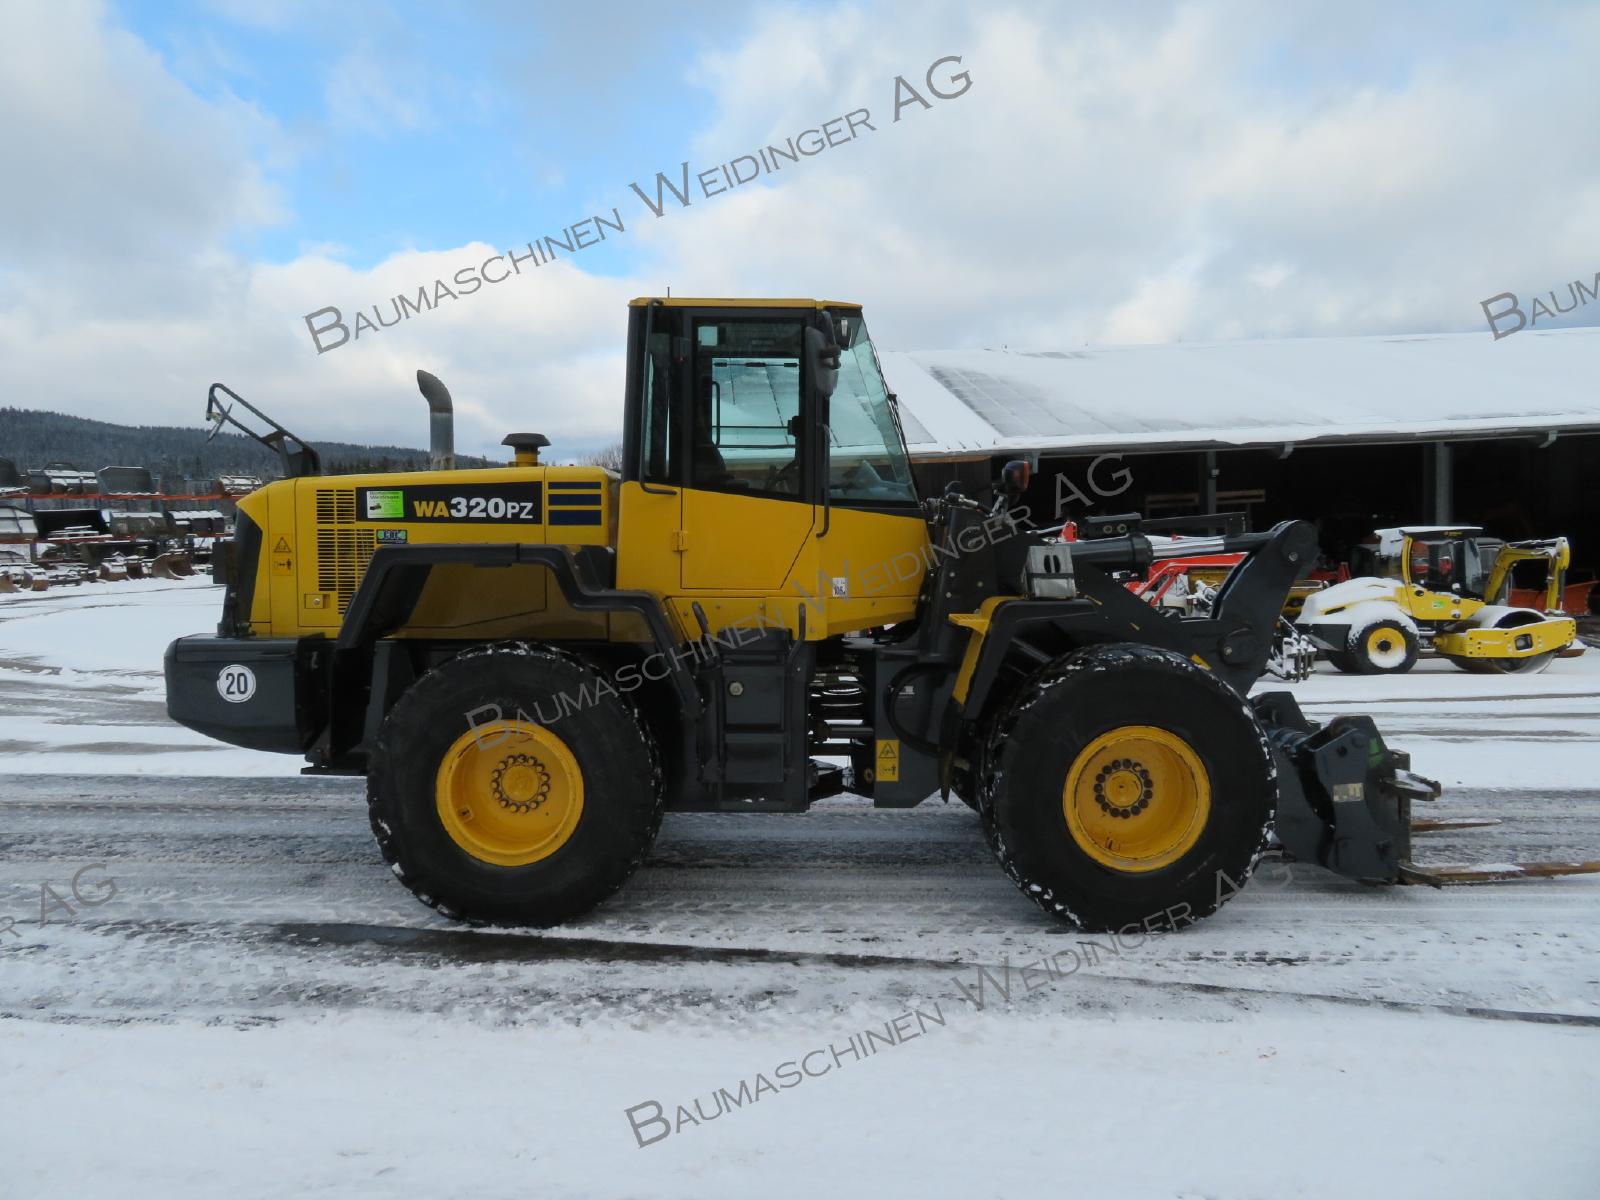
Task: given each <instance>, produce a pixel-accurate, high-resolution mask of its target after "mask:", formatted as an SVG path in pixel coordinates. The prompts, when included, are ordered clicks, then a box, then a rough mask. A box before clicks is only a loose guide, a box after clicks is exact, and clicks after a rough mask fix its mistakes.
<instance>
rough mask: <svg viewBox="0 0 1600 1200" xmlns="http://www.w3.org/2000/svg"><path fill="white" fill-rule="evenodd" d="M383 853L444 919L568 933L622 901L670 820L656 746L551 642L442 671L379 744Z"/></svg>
mask: <svg viewBox="0 0 1600 1200" xmlns="http://www.w3.org/2000/svg"><path fill="white" fill-rule="evenodd" d="M367 802H368V811H369V815H370V817H371V820H372V831H373V833H374V834H375V835H376V837H377V839H378V846H379V849H380V850H381V851H382V852H383V856H384V859H385V860H386V861H387V862H388V863H389V865H390V867H391V868H392V869H393V870H394V873H395V875H396V876H398V877H399V879H400V881H401V882H402V883H404V884H405V885H406V886H407V887H408V888H410V889H411V890H412V892H414V893H415V894H416V896H417V898H418V899H419V900H421V901H422V902H423V903H424V904H428V905H431V906H433V907H435V908H438V909H439V910H440V911H441V912H443V913H444V914H445V915H446V916H450V917H456V918H460V919H464V920H471V921H483V922H491V923H498V924H511V925H535V926H544V925H556V924H559V923H561V922H563V921H567V920H571V919H572V918H574V917H577V916H580V915H582V914H583V913H585V912H588V911H589V910H590V909H592V908H593V907H594V906H595V905H597V904H599V903H600V902H601V901H602V900H604V899H605V898H606V897H608V896H610V895H611V894H612V893H613V892H615V891H616V890H617V889H618V888H620V887H621V886H622V884H623V883H624V882H625V881H626V880H627V878H628V877H629V876H630V875H631V874H632V873H633V871H634V869H635V868H636V867H637V866H638V865H639V863H640V862H642V861H643V859H644V856H645V855H646V854H647V853H648V852H649V849H650V846H651V844H652V842H653V841H654V839H655V834H656V831H657V829H658V828H659V827H660V823H661V803H662V787H661V771H660V768H659V765H658V762H657V758H656V753H655V747H654V744H653V742H652V740H651V738H650V735H649V733H648V731H647V730H646V728H645V726H644V723H643V722H642V721H641V720H640V718H639V715H638V713H637V711H636V710H635V709H634V707H633V705H632V703H631V702H629V700H628V699H627V698H626V697H625V696H623V695H620V694H618V692H617V691H616V690H615V689H614V688H612V687H610V686H608V685H607V684H606V683H605V681H604V680H603V679H602V678H601V677H600V676H599V675H598V674H597V673H596V671H595V670H594V668H592V667H591V666H589V665H588V664H587V663H585V662H583V661H582V660H580V659H578V658H577V657H575V656H573V655H570V654H568V653H566V652H564V651H560V650H557V649H554V648H552V647H549V646H532V645H527V644H524V643H503V644H496V645H486V646H477V647H473V648H472V649H469V650H465V651H463V652H462V653H461V654H459V655H457V656H456V657H455V658H452V659H450V660H449V661H447V662H445V663H443V664H441V665H440V666H438V667H435V668H434V669H433V670H431V671H429V672H428V673H427V674H426V675H424V676H423V677H422V678H421V679H419V680H418V681H417V682H416V684H415V685H413V686H412V688H411V690H410V691H408V692H407V693H406V694H405V695H404V696H402V697H401V698H400V700H399V702H398V703H396V704H395V706H394V709H393V710H392V711H391V712H390V713H389V716H388V718H387V719H386V720H385V721H384V723H383V727H382V729H381V731H380V732H379V735H378V739H377V746H376V748H375V750H374V753H373V757H372V762H371V764H370V769H369V773H368V782H367Z"/></svg>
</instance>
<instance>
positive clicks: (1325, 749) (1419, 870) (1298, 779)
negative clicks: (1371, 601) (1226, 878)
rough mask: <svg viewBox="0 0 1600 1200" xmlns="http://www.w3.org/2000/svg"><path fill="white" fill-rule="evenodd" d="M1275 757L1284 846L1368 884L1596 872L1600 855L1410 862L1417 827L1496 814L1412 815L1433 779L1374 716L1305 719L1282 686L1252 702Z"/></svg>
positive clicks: (1443, 828) (1446, 826) (1469, 824)
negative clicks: (1322, 721)
mask: <svg viewBox="0 0 1600 1200" xmlns="http://www.w3.org/2000/svg"><path fill="white" fill-rule="evenodd" d="M1252 705H1253V706H1254V708H1255V710H1256V717H1257V719H1258V720H1259V721H1260V722H1261V727H1262V729H1263V731H1264V732H1265V733H1266V735H1267V740H1268V743H1269V744H1270V745H1271V746H1272V748H1273V752H1274V754H1275V756H1276V757H1277V759H1278V783H1279V800H1278V818H1277V822H1276V824H1275V827H1274V828H1275V832H1276V835H1277V838H1278V841H1279V842H1280V843H1281V844H1282V846H1283V848H1284V850H1285V851H1287V852H1288V854H1289V855H1290V856H1291V857H1293V858H1294V859H1295V860H1297V861H1300V862H1311V863H1317V864H1318V865H1320V866H1323V867H1326V868H1327V869H1328V870H1330V871H1332V872H1334V873H1335V874H1338V875H1344V876H1346V877H1348V878H1351V879H1359V880H1361V881H1362V882H1364V883H1391V884H1426V885H1428V886H1429V887H1445V886H1448V885H1456V884H1469V883H1504V882H1509V881H1512V880H1518V879H1548V878H1552V877H1555V876H1560V875H1593V874H1600V862H1577V861H1574V862H1530V863H1506V862H1493V863H1482V864H1477V865H1474V864H1470V863H1452V864H1448V865H1441V866H1426V865H1423V864H1420V863H1415V862H1412V861H1411V837H1412V835H1413V834H1415V833H1421V834H1428V833H1446V832H1451V831H1454V830H1457V829H1480V828H1485V827H1487V826H1492V825H1498V824H1500V822H1499V821H1498V820H1495V819H1493V818H1480V817H1459V818H1438V819H1431V818H1418V819H1413V818H1412V816H1411V803H1412V801H1414V800H1420V801H1425V802H1426V801H1432V800H1437V799H1438V798H1439V793H1440V791H1441V790H1442V789H1441V788H1440V786H1439V784H1437V783H1435V782H1434V781H1433V780H1431V779H1425V778H1423V777H1422V776H1420V775H1415V774H1413V773H1412V772H1411V770H1410V767H1411V759H1410V757H1409V756H1408V755H1406V754H1404V753H1402V752H1400V751H1398V750H1390V749H1389V748H1388V747H1387V746H1386V745H1385V744H1384V741H1383V737H1382V735H1380V734H1379V733H1378V728H1377V726H1376V725H1374V724H1373V722H1372V718H1370V717H1336V718H1334V720H1332V721H1330V722H1329V723H1328V724H1327V725H1316V724H1314V723H1312V722H1311V721H1308V720H1307V719H1306V718H1305V716H1304V714H1302V713H1301V711H1300V707H1299V705H1298V704H1296V703H1295V699H1294V697H1293V696H1292V695H1290V694H1289V693H1288V692H1269V693H1267V694H1265V695H1262V696H1258V697H1256V698H1255V699H1254V700H1253V701H1252Z"/></svg>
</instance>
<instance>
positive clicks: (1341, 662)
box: [1326, 650, 1361, 675]
mask: <svg viewBox="0 0 1600 1200" xmlns="http://www.w3.org/2000/svg"><path fill="white" fill-rule="evenodd" d="M1326 653H1327V655H1328V661H1329V662H1330V663H1332V664H1333V669H1334V670H1336V671H1338V672H1340V673H1341V674H1343V675H1359V674H1361V668H1360V667H1358V666H1356V664H1355V660H1354V659H1352V658H1351V657H1350V656H1349V655H1348V654H1346V653H1345V652H1344V651H1343V650H1329V651H1326Z"/></svg>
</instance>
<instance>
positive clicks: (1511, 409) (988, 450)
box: [879, 329, 1600, 458]
mask: <svg viewBox="0 0 1600 1200" xmlns="http://www.w3.org/2000/svg"><path fill="white" fill-rule="evenodd" d="M879 357H880V359H881V360H882V363H883V370H884V374H885V375H886V376H887V378H888V381H889V386H890V388H891V389H893V390H894V391H895V392H896V393H897V394H898V395H899V397H900V405H901V415H902V419H903V421H904V424H905V427H906V439H907V441H908V442H909V443H910V447H911V452H912V454H913V456H914V457H917V458H940V457H973V456H979V455H987V454H998V453H1006V452H1010V451H1026V450H1041V451H1047V452H1050V451H1053V452H1057V453H1071V454H1092V453H1102V452H1107V451H1126V452H1137V451H1156V450H1175V449H1238V448H1243V447H1267V448H1274V447H1282V446H1288V445H1312V444H1330V443H1340V442H1366V443H1376V442H1402V441H1412V440H1418V439H1423V440H1435V439H1441V438H1448V439H1461V438H1473V437H1492V436H1496V435H1505V434H1510V433H1522V434H1529V433H1531V434H1540V433H1543V434H1546V435H1549V434H1561V433H1572V432H1586V433H1597V432H1600V329H1561V330H1549V331H1541V330H1532V331H1528V330H1525V331H1523V332H1521V333H1518V334H1516V335H1514V336H1511V337H1507V338H1503V339H1501V340H1500V341H1495V340H1494V339H1493V338H1492V337H1491V336H1490V335H1489V333H1488V332H1483V333H1470V334H1422V335H1416V336H1378V337H1349V338H1291V339H1282V340H1273V341H1267V340H1262V341H1246V342H1207V343H1197V342H1189V343H1185V342H1178V343H1173V344H1169V345H1159V346H1113V347H1100V348H1093V349H1079V350H1013V349H1000V350H929V351H909V352H894V351H885V352H881V353H880V355H879Z"/></svg>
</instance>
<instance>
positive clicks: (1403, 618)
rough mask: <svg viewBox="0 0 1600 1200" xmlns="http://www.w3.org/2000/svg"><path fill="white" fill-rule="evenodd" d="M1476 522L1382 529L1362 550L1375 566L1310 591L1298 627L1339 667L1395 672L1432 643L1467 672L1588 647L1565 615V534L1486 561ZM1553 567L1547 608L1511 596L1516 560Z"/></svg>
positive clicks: (1362, 561)
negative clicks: (1525, 605)
mask: <svg viewBox="0 0 1600 1200" xmlns="http://www.w3.org/2000/svg"><path fill="white" fill-rule="evenodd" d="M1482 533H1483V530H1482V529H1479V528H1477V527H1475V526H1462V525H1456V526H1417V527H1411V528H1405V529H1380V530H1378V531H1377V532H1376V533H1375V534H1374V535H1373V538H1372V539H1369V541H1368V542H1366V543H1364V544H1363V545H1362V546H1361V547H1358V548H1357V553H1356V556H1355V557H1356V566H1357V569H1362V568H1365V569H1366V570H1367V571H1369V572H1370V573H1369V574H1366V575H1363V576H1361V577H1358V578H1355V579H1349V580H1346V581H1345V582H1343V583H1337V584H1334V585H1333V586H1332V587H1330V588H1326V589H1324V590H1323V591H1320V592H1314V593H1312V594H1311V595H1310V596H1308V597H1307V598H1306V600H1305V603H1304V604H1303V605H1302V607H1301V610H1300V616H1299V617H1298V619H1297V620H1296V628H1298V629H1299V630H1300V632H1301V633H1304V634H1305V635H1306V636H1307V637H1309V638H1310V639H1311V640H1312V641H1313V642H1315V643H1316V644H1317V645H1318V646H1319V647H1320V648H1321V649H1322V650H1323V651H1324V652H1326V654H1327V656H1328V659H1329V661H1330V662H1332V663H1333V665H1334V666H1335V667H1336V668H1337V669H1339V670H1340V671H1345V672H1349V673H1360V674H1376V675H1394V674H1401V673H1403V672H1406V671H1409V670H1411V668H1412V667H1413V666H1414V665H1415V664H1416V661H1417V658H1418V656H1419V655H1420V653H1421V652H1422V651H1423V650H1424V649H1432V650H1433V651H1434V652H1435V653H1437V654H1439V655H1440V656H1442V657H1443V658H1446V659H1448V660H1449V661H1450V662H1452V663H1454V664H1455V665H1456V666H1458V667H1460V668H1461V669H1462V670H1466V671H1477V672H1482V673H1493V672H1499V673H1507V674H1512V673H1517V674H1531V673H1533V672H1536V671H1542V670H1544V669H1545V668H1546V667H1547V666H1549V665H1550V662H1551V660H1552V659H1554V658H1555V657H1556V656H1557V655H1558V654H1562V653H1570V652H1571V650H1572V648H1573V647H1577V648H1578V649H1579V650H1580V651H1581V648H1582V647H1581V644H1580V643H1579V642H1578V640H1577V639H1578V626H1577V622H1576V621H1574V620H1572V618H1570V617H1566V616H1562V615H1560V614H1559V612H1558V610H1559V608H1560V606H1561V595H1562V585H1563V583H1564V581H1565V578H1566V571H1567V567H1568V566H1569V565H1570V564H1571V562H1572V552H1571V550H1570V548H1569V547H1568V545H1567V539H1566V538H1552V539H1550V540H1548V541H1539V542H1509V543H1505V544H1502V545H1501V546H1500V548H1499V550H1498V552H1497V553H1496V555H1495V557H1494V559H1493V561H1492V562H1490V563H1487V564H1486V563H1485V562H1484V556H1483V553H1482V546H1481V543H1480V540H1479V539H1480V535H1481V534H1482ZM1522 562H1543V563H1544V564H1545V567H1546V596H1545V599H1546V608H1547V610H1548V611H1546V612H1539V611H1537V610H1535V609H1531V608H1518V607H1514V606H1512V605H1509V604H1507V603H1505V601H1506V599H1507V597H1508V596H1509V593H1510V589H1511V574H1512V570H1513V568H1514V567H1515V566H1516V565H1517V564H1518V563H1522Z"/></svg>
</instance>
